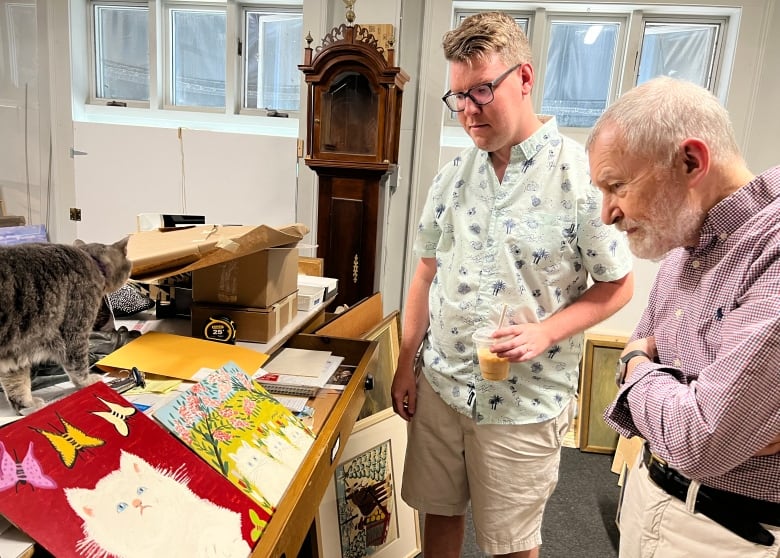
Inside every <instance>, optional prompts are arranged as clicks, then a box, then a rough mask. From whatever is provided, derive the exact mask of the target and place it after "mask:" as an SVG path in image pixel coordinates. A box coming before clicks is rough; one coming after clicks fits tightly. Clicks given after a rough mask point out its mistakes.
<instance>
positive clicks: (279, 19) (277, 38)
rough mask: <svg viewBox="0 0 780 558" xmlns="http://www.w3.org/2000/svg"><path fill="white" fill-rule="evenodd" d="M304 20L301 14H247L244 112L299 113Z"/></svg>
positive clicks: (244, 51) (264, 12) (245, 21)
mask: <svg viewBox="0 0 780 558" xmlns="http://www.w3.org/2000/svg"><path fill="white" fill-rule="evenodd" d="M302 31H303V16H302V14H301V13H300V12H298V13H296V12H293V11H290V12H281V13H280V12H279V11H276V12H270V11H267V10H256V9H248V10H245V12H244V48H243V56H244V82H243V83H244V87H243V106H244V108H273V109H281V110H298V105H299V103H300V83H301V73H300V71H299V70H298V64H300V63H301V62H302V53H303V45H302Z"/></svg>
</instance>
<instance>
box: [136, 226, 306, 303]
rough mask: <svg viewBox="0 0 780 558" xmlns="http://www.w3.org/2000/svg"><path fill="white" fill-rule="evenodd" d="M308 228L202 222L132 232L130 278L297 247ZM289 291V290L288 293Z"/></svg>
mask: <svg viewBox="0 0 780 558" xmlns="http://www.w3.org/2000/svg"><path fill="white" fill-rule="evenodd" d="M308 232H309V228H308V227H307V226H306V225H303V224H301V223H296V224H294V225H288V226H286V227H282V228H280V229H274V228H271V227H269V226H267V225H260V226H249V225H241V226H231V225H203V226H198V227H191V228H182V229H173V230H154V231H142V232H137V233H134V234H132V235H130V242H129V243H128V245H127V257H128V258H129V259H130V261H131V262H133V269H132V272H131V275H130V277H131V278H132V279H135V280H137V281H141V282H154V281H156V280H159V279H161V278H164V277H170V276H172V275H178V274H180V273H187V272H189V271H195V270H196V269H202V268H205V267H209V266H213V265H217V264H221V263H224V262H228V261H230V260H234V259H237V258H241V257H243V256H246V255H248V254H254V253H255V252H260V251H262V250H266V249H268V248H277V247H288V248H291V247H294V246H295V245H297V244H298V241H300V240H301V239H302V238H303V237H304V235H306V234H307V233H308ZM288 294H289V293H288Z"/></svg>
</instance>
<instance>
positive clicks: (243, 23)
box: [235, 1, 306, 118]
mask: <svg viewBox="0 0 780 558" xmlns="http://www.w3.org/2000/svg"><path fill="white" fill-rule="evenodd" d="M239 7H240V18H239V21H238V29H239V30H240V35H239V36H238V39H237V40H240V41H241V56H239V57H238V58H239V60H238V67H239V69H238V72H237V74H238V75H237V76H236V77H237V80H236V81H237V85H238V90H237V91H236V94H235V100H236V109H237V113H238V114H246V115H264V114H266V113H267V110H266V109H265V108H259V107H258V108H251V107H246V106H244V100H245V87H246V83H247V71H246V68H247V60H246V57H247V48H246V44H247V37H246V34H247V27H248V25H247V23H248V21H247V18H248V13H249V12H263V11H267V12H268V13H269V14H270V15H274V14H278V15H280V16H281V15H289V14H299V15H300V16H301V19H303V4H301V5H300V9H296V5H295V4H293V3H284V4H283V3H271V2H267V1H266V2H262V3H252V4H241V5H240V6H239ZM304 42H305V41H303V40H301V43H302V48H301V53H300V54H301V56H300V58H301V63H303V43H304ZM260 83H261V82H260V79H259V72H258V90H259V87H260ZM299 87H300V88H299V95H298V97H299V99H300V97H301V94H305V93H306V89H305V87H304V81H303V73H302V72H301V73H300V76H299ZM302 105H303V103H302V102H301V103H300V104H299V105H298V110H291V109H290V110H288V109H284V112H285V113H287V114H288V115H289V117H291V118H299V117H300V114H301V106H302ZM272 108H273V107H272Z"/></svg>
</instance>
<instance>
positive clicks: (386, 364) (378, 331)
mask: <svg viewBox="0 0 780 558" xmlns="http://www.w3.org/2000/svg"><path fill="white" fill-rule="evenodd" d="M363 337H364V338H365V339H368V340H370V341H374V340H376V341H377V343H378V345H377V349H376V354H377V364H376V367H375V369H374V371H373V374H372V375H373V377H374V387H373V389H370V390H367V391H366V402H365V403H364V404H363V407H362V408H361V409H360V413H359V414H358V420H362V419H364V418H366V417H369V416H371V415H373V414H374V413H378V412H380V411H383V410H385V409H387V408H390V407H392V406H393V399H392V396H391V395H390V388H391V387H392V384H393V376H394V375H395V368H396V366H397V365H398V355H399V354H400V352H401V314H400V313H399V312H398V310H395V311H394V312H392V313H390V314H388V315H387V316H386V317H385V318H384V319H383V320H382V321H381V322H379V323H378V324H377V325H376V326H375V327H374V328H373V329H372V330H371V331H369V332H368V333H366V334H365V335H364V336H363Z"/></svg>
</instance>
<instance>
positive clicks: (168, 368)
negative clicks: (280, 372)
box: [96, 331, 268, 380]
mask: <svg viewBox="0 0 780 558" xmlns="http://www.w3.org/2000/svg"><path fill="white" fill-rule="evenodd" d="M267 360H268V355H267V354H265V353H260V352H258V351H253V350H252V349H247V348H246V347H240V346H237V345H229V344H226V343H219V342H216V341H206V340H204V339H196V338H194V337H185V336H183V335H173V334H171V333H161V332H157V331H150V332H148V333H144V334H143V335H141V337H139V338H137V339H134V340H133V341H131V342H129V343H128V344H127V345H124V346H123V347H120V348H119V349H117V350H116V351H114V352H113V353H111V354H109V355H107V356H106V357H104V358H102V359H100V360H99V361H98V362H97V363H96V364H97V366H98V367H99V368H100V369H101V370H105V371H106V372H112V371H116V370H123V369H124V370H129V369H130V368H132V367H133V366H135V367H136V368H138V370H140V371H142V372H144V373H147V372H148V373H152V374H159V375H161V376H168V377H171V378H179V379H182V380H191V379H192V378H193V376H194V375H195V373H196V372H198V371H199V370H200V369H202V368H209V369H216V368H219V367H220V366H222V365H224V364H225V363H227V362H230V361H233V362H235V363H236V364H237V365H238V366H239V367H241V368H242V369H243V370H247V371H249V372H250V373H254V372H255V371H256V370H257V369H258V368H260V367H261V366H262V365H263V363H264V362H265V361H267Z"/></svg>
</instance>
